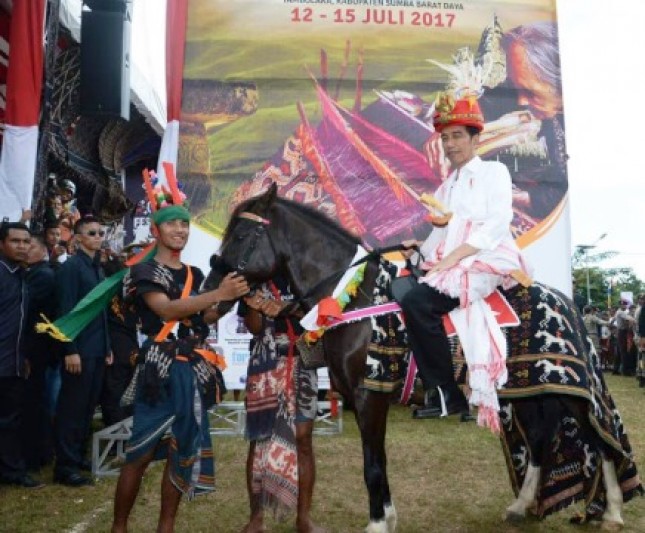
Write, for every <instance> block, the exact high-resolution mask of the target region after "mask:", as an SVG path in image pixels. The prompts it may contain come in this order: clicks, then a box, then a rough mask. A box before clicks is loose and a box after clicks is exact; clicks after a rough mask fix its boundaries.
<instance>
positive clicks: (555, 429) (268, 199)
mask: <svg viewBox="0 0 645 533" xmlns="http://www.w3.org/2000/svg"><path fill="white" fill-rule="evenodd" d="M360 244H361V243H360V240H359V239H357V238H356V237H354V236H352V235H351V234H349V233H348V232H347V231H346V230H344V229H343V228H342V227H340V226H339V225H338V224H337V223H336V222H334V221H332V220H330V219H329V218H328V217H326V216H325V215H323V214H321V213H320V212H318V211H315V210H313V209H311V208H309V207H306V206H303V205H302V204H298V203H295V202H291V201H288V200H285V199H282V198H278V197H277V195H276V187H275V185H274V186H272V187H271V188H270V189H269V190H268V191H267V192H266V193H265V194H263V195H261V196H258V197H256V198H253V199H251V200H248V201H246V202H244V203H243V204H241V205H240V206H238V208H237V209H236V210H235V212H234V213H233V215H232V218H231V221H230V223H229V225H228V228H227V230H226V233H225V235H224V239H223V242H222V248H221V262H222V263H223V264H224V265H226V268H227V269H228V270H237V271H240V272H242V273H243V274H244V276H245V277H246V278H247V280H248V281H249V282H250V283H260V282H263V281H267V280H269V279H271V278H273V277H275V276H276V275H277V274H280V275H281V276H284V277H286V278H287V279H288V280H289V282H290V284H291V285H290V286H291V290H292V291H293V292H294V294H295V295H296V296H297V297H298V298H299V305H301V306H302V307H303V309H304V310H305V311H307V310H309V309H310V308H311V307H312V306H313V305H315V303H316V302H318V301H319V300H320V299H321V298H323V297H325V296H329V295H330V294H331V292H332V290H333V288H334V286H335V285H336V283H337V282H338V278H339V276H336V275H335V274H336V273H339V272H342V271H343V270H344V269H346V268H347V267H348V266H349V265H350V263H351V261H352V258H353V257H354V255H355V253H356V250H357V246H359V245H360ZM378 274H379V267H378V262H377V261H369V262H368V263H367V266H366V268H365V273H364V281H363V283H362V285H361V288H360V290H359V291H358V293H357V295H356V297H355V298H354V299H353V300H352V301H351V302H350V304H349V305H348V307H347V308H346V310H351V309H358V308H361V307H366V306H369V305H371V304H372V292H373V289H374V286H375V283H376V278H377V276H378ZM506 297H507V299H508V300H509V302H510V303H511V305H513V307H514V308H515V309H516V311H517V312H518V315H519V316H520V318H521V320H522V323H521V324H520V326H519V327H517V328H512V331H511V332H510V333H508V336H509V351H510V353H509V359H508V367H509V376H510V377H509V384H508V385H507V386H506V388H505V389H504V390H502V391H500V401H501V405H502V411H501V419H502V428H503V431H502V444H503V448H504V450H505V454H506V457H507V463H508V469H509V473H510V476H511V482H512V485H513V488H514V490H515V492H516V495H517V498H516V500H515V501H514V502H513V503H512V504H511V506H510V507H509V508H508V509H507V513H506V517H507V519H518V518H521V517H523V516H525V515H526V514H527V512H533V513H535V514H537V515H539V516H544V515H546V514H549V513H550V512H553V511H555V510H558V509H561V508H563V507H564V506H566V505H568V504H570V503H572V502H573V501H575V500H578V499H582V498H585V499H586V501H587V502H588V505H587V515H588V516H587V518H599V519H600V518H602V519H603V521H604V522H605V523H606V525H616V526H619V525H620V524H622V518H621V505H622V502H623V499H624V500H627V499H628V498H629V497H631V495H632V494H633V493H634V492H635V491H637V490H642V489H641V487H640V481H639V479H638V475H637V473H636V469H635V466H634V464H633V462H632V461H631V457H630V448H629V443H628V441H627V437H626V435H625V433H624V431H623V428H622V422H620V415H618V414H617V413H618V412H617V410H615V406H614V405H613V402H612V400H611V397H610V396H609V394H608V393H607V391H606V386H605V384H604V381H603V380H602V375H600V374H599V373H598V372H597V369H596V368H595V367H594V365H595V364H596V362H597V361H596V362H594V354H593V353H592V352H591V353H590V350H593V348H592V347H591V346H592V345H591V343H590V342H589V340H588V339H587V338H586V335H585V334H584V333H583V332H584V326H583V324H582V322H581V318H580V316H579V314H578V313H577V311H575V307H574V306H573V305H572V304H570V302H569V301H568V300H567V299H566V298H565V297H564V296H563V295H562V294H560V293H558V292H557V291H554V290H552V289H549V288H548V287H545V286H542V285H537V284H536V285H533V286H532V287H530V288H529V289H523V288H521V287H520V288H518V289H516V290H513V291H509V292H507V293H506ZM541 306H542V307H541ZM542 308H543V309H542ZM564 322H566V323H568V324H569V328H568V330H567V331H566V332H564V334H563V331H562V330H560V329H559V328H560V327H561V324H562V323H564ZM371 339H372V325H371V322H370V321H369V320H363V321H359V322H354V323H351V324H347V325H345V326H341V327H337V328H334V329H330V330H328V331H327V332H326V333H325V334H324V336H323V337H322V339H321V340H320V341H319V342H322V343H323V348H324V353H325V360H326V362H327V365H328V368H329V374H330V377H331V381H332V384H333V387H334V388H335V390H337V391H338V392H340V393H341V395H342V396H343V398H344V401H345V402H347V403H348V404H349V405H351V406H352V407H353V410H354V413H355V417H356V421H357V423H358V426H359V429H360V432H361V441H362V446H363V460H364V478H365V483H366V485H367V490H368V494H369V515H370V523H369V525H368V527H367V529H366V531H368V532H392V531H394V529H395V527H396V511H395V508H394V504H393V502H392V497H391V494H390V488H389V484H388V477H387V458H386V453H385V444H384V441H385V431H386V425H387V414H388V408H389V404H390V394H387V393H383V392H372V391H370V390H368V389H367V388H365V387H363V386H361V385H362V384H363V382H364V376H365V363H366V358H367V347H368V344H369V343H370V341H371ZM563 339H564V340H563ZM596 360H597V357H596ZM557 446H560V448H557V449H555V448H556V447H557ZM563 446H564V447H565V448H562V447H563ZM585 446H586V448H585ZM583 452H584V453H583ZM554 456H557V457H558V460H557V461H556V460H552V458H553V457H554ZM574 463H575V464H576V465H577V466H578V467H577V468H571V465H572V464H574ZM569 470H571V471H576V472H578V475H577V476H569V477H567V476H564V477H563V476H562V472H563V471H569ZM581 471H582V474H581V473H580V472H581ZM616 472H619V473H620V476H617V474H616ZM554 479H555V480H558V481H557V482H554ZM601 480H602V482H600V481H601ZM563 483H564V484H565V485H566V486H563ZM567 483H568V485H567ZM554 487H555V488H554ZM572 487H578V489H577V490H576V489H575V488H572ZM621 489H622V490H621Z"/></svg>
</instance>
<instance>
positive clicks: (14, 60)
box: [0, 0, 45, 221]
mask: <svg viewBox="0 0 645 533" xmlns="http://www.w3.org/2000/svg"><path fill="white" fill-rule="evenodd" d="M44 24H45V0H30V1H29V2H24V1H23V2H14V3H13V11H12V13H11V24H10V35H9V51H8V52H9V54H8V55H9V64H8V67H7V86H6V105H5V115H4V118H5V131H4V139H3V142H2V153H1V154H0V216H1V217H8V218H9V220H11V221H17V220H18V219H19V218H20V216H21V215H22V210H23V209H28V208H30V207H31V198H32V194H33V190H34V177H35V173H36V155H37V149H38V120H39V118H40V102H41V96H42V84H43V56H44ZM3 53H6V51H3ZM3 57H4V56H3Z"/></svg>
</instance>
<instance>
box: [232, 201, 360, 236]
mask: <svg viewBox="0 0 645 533" xmlns="http://www.w3.org/2000/svg"><path fill="white" fill-rule="evenodd" d="M260 199H261V197H255V198H250V199H248V200H245V201H244V202H242V203H240V204H238V206H237V207H236V208H235V209H234V210H233V212H232V213H231V221H233V220H234V219H236V218H237V217H238V216H239V214H240V213H242V212H243V211H251V212H253V206H254V205H255V203H256V202H258V201H259V200H260ZM275 203H276V204H278V205H281V206H284V207H286V208H288V209H289V210H292V211H296V212H297V213H298V214H299V215H301V216H302V217H303V218H307V219H309V220H310V221H312V222H313V224H314V225H315V226H316V227H318V228H320V229H321V231H323V232H324V233H327V234H329V233H336V234H338V235H339V236H340V237H341V238H342V239H344V240H346V241H349V242H352V243H354V244H361V242H362V241H361V239H360V237H356V236H355V235H353V234H352V233H350V232H349V231H347V230H346V229H345V228H344V227H343V226H341V225H340V224H339V223H338V222H337V221H336V220H333V219H331V218H329V217H328V216H327V215H325V214H324V213H323V212H321V211H318V210H317V209H315V208H313V207H310V206H308V205H305V204H302V203H300V202H296V201H294V200H288V199H286V198H281V197H278V198H276V199H275ZM232 226H234V224H231V222H229V224H228V226H227V227H226V231H225V232H224V236H223V239H222V242H228V239H229V237H230V235H231V232H232Z"/></svg>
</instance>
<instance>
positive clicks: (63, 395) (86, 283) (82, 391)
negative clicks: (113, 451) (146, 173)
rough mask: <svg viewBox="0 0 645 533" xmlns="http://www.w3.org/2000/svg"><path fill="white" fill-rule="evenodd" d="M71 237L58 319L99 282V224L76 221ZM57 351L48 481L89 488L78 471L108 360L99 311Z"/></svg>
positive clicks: (83, 466) (59, 277)
mask: <svg viewBox="0 0 645 533" xmlns="http://www.w3.org/2000/svg"><path fill="white" fill-rule="evenodd" d="M74 235H75V236H76V239H77V242H78V251H77V253H76V255H74V256H73V257H70V258H69V259H68V260H67V261H65V263H63V265H62V266H61V267H60V268H59V269H58V271H57V272H56V282H57V289H58V295H57V296H58V303H59V308H58V311H59V316H62V315H65V314H67V313H69V312H70V311H71V310H72V309H73V308H74V306H75V305H76V304H77V303H78V302H79V301H80V300H81V299H82V298H83V297H84V296H85V295H86V294H87V293H89V292H90V291H91V290H92V289H93V288H94V287H96V286H97V285H98V284H99V283H100V282H101V281H102V280H103V279H104V274H103V269H102V267H101V264H100V254H99V251H100V249H101V244H102V242H103V236H104V235H105V232H104V231H103V229H102V228H101V225H100V223H99V221H98V220H97V219H95V218H93V217H90V216H86V217H83V218H81V219H80V220H79V221H78V222H76V224H75V225H74ZM62 349H63V354H64V356H65V357H64V362H63V368H62V371H61V372H62V383H61V389H60V395H59V397H58V405H57V409H56V431H55V432H56V466H55V468H54V481H56V482H57V483H62V484H63V485H69V486H73V487H78V486H81V485H88V484H90V483H91V480H90V479H89V478H87V477H85V476H83V475H81V473H80V471H81V470H88V469H89V463H88V462H87V461H86V458H85V452H86V443H87V440H88V437H89V434H90V423H91V421H92V416H93V414H94V410H95V408H96V404H97V402H98V399H99V396H100V394H101V385H102V383H103V372H104V369H105V364H106V361H108V362H109V361H111V357H112V354H111V351H110V340H109V336H108V327H107V314H106V313H105V311H103V312H101V313H100V314H99V315H98V317H97V318H95V319H94V320H93V321H92V322H90V324H89V325H88V326H87V327H86V328H85V329H84V330H83V331H82V332H81V333H80V334H79V335H78V337H76V340H75V341H73V342H67V343H64V344H63V347H62Z"/></svg>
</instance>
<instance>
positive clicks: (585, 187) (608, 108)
mask: <svg viewBox="0 0 645 533" xmlns="http://www.w3.org/2000/svg"><path fill="white" fill-rule="evenodd" d="M557 6H558V25H559V34H560V54H561V63H562V83H563V91H564V109H565V121H566V142H567V152H568V154H569V157H570V159H569V166H568V168H569V184H570V206H571V242H572V245H573V246H576V245H580V244H588V245H592V244H596V246H597V247H596V250H597V251H598V252H605V251H615V252H618V254H617V255H616V256H615V257H614V258H613V259H608V260H606V261H603V262H601V263H600V264H599V266H601V267H603V268H609V267H631V268H633V269H634V271H635V272H636V274H637V275H638V276H639V277H640V278H641V279H642V280H645V238H644V235H645V232H644V231H643V229H642V228H645V209H644V208H645V165H644V164H643V155H644V154H645V121H644V120H643V119H644V118H645V117H644V115H645V103H644V98H643V95H644V94H645V61H644V59H643V56H642V54H643V52H645V31H644V29H643V20H645V2H644V1H643V0H621V1H620V2H607V1H606V0H559V1H558V2H557ZM603 234H607V235H606V237H605V238H603V239H601V240H600V241H598V239H599V238H600V237H601V236H602V235H603Z"/></svg>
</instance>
